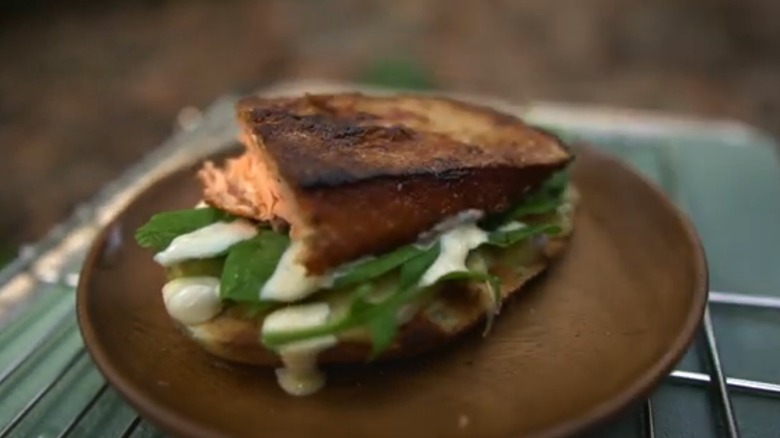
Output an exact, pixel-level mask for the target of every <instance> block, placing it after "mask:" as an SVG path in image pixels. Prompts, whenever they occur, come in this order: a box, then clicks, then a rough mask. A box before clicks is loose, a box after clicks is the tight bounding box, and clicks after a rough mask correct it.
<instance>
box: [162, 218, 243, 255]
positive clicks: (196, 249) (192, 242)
mask: <svg viewBox="0 0 780 438" xmlns="http://www.w3.org/2000/svg"><path fill="white" fill-rule="evenodd" d="M255 235H257V228H256V227H255V226H254V225H253V224H252V223H251V222H249V221H245V220H242V219H236V220H234V221H233V222H216V223H213V224H211V225H207V226H205V227H203V228H200V229H197V230H195V231H193V232H191V233H187V234H182V235H181V236H178V237H176V238H175V239H173V241H171V244H170V245H168V247H167V248H165V249H164V250H163V251H160V252H158V253H157V254H155V256H154V261H156V262H157V263H159V264H161V265H163V266H170V265H172V264H175V263H179V262H182V261H184V260H192V259H203V258H208V257H213V256H215V255H217V254H220V253H221V252H223V251H225V250H227V249H228V248H230V247H231V246H233V245H235V244H236V243H238V242H240V241H242V240H247V239H251V238H252V237H255Z"/></svg>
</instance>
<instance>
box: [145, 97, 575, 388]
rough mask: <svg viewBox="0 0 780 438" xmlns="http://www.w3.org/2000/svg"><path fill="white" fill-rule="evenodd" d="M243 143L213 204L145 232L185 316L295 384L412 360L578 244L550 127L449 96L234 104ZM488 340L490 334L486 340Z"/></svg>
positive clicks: (158, 220)
mask: <svg viewBox="0 0 780 438" xmlns="http://www.w3.org/2000/svg"><path fill="white" fill-rule="evenodd" d="M236 115H237V120H238V124H239V127H240V140H241V143H242V144H243V152H242V153H241V154H240V155H237V156H234V157H231V158H228V159H226V160H224V162H222V163H215V162H212V161H207V162H205V163H204V164H203V165H202V167H201V168H200V170H199V171H198V173H197V180H198V181H199V183H200V186H201V187H202V202H201V203H199V204H198V205H196V206H194V207H193V208H189V209H182V210H176V211H168V212H161V213H158V214H155V215H154V216H152V217H151V218H150V219H149V220H148V222H147V223H145V224H144V225H143V226H141V227H140V228H139V229H138V230H137V231H136V240H137V242H138V244H139V245H140V246H142V247H144V248H148V249H149V250H151V251H153V253H154V255H153V258H154V261H155V262H157V263H158V264H160V265H161V266H162V267H164V269H165V272H166V277H167V282H166V283H165V284H164V286H163V287H162V301H163V304H164V306H165V309H166V310H167V312H168V314H169V315H170V316H171V318H172V320H173V321H174V322H175V324H176V325H177V327H178V328H179V329H180V330H181V331H182V332H183V333H184V334H185V335H186V336H187V337H188V338H189V339H191V340H193V341H194V342H196V343H197V344H198V345H200V346H201V347H203V349H205V350H206V351H207V352H209V353H211V354H213V355H215V356H218V357H220V358H223V359H225V360H228V361H232V362H238V363H244V364H254V365H260V366H266V367H276V377H277V380H278V382H279V385H280V386H281V388H282V389H283V390H284V391H286V392H287V393H289V394H292V395H298V396H302V395H309V394H312V393H314V392H316V391H317V390H319V389H320V388H321V387H322V386H323V384H324V382H325V378H324V375H323V373H322V372H321V371H320V370H319V368H318V366H319V365H320V364H349V363H361V362H367V361H384V360H391V359H395V358H401V357H411V356H415V355H419V354H423V353H426V352H428V351H430V350H434V349H436V348H438V347H440V346H443V345H445V344H448V343H449V342H451V341H453V340H455V339H458V338H460V337H462V335H464V334H466V333H468V332H470V331H472V330H475V329H476V328H477V327H478V326H480V325H482V324H484V332H485V333H486V334H487V333H488V332H489V329H490V325H491V324H492V322H493V320H494V318H495V317H496V315H498V314H499V312H500V309H501V306H502V304H504V303H505V302H506V301H507V300H509V299H510V298H511V297H512V296H514V295H515V294H516V293H517V292H518V291H520V290H521V289H522V286H523V285H524V284H525V283H527V282H528V281H529V280H530V279H531V278H533V277H534V276H536V275H537V274H539V273H540V272H542V271H543V270H545V268H546V267H548V266H549V264H550V263H552V262H553V261H554V260H556V258H557V257H558V256H560V255H561V254H562V253H563V252H564V250H565V247H566V244H567V242H568V239H569V237H570V236H571V234H572V231H573V225H574V213H575V209H576V205H577V201H578V195H577V191H576V189H575V188H574V187H573V185H572V184H571V182H570V177H569V173H570V172H569V168H570V164H571V163H572V161H573V155H572V153H571V151H570V150H569V148H568V147H567V146H566V145H565V144H563V142H562V141H561V140H560V139H558V138H557V137H555V136H554V135H552V134H550V133H548V132H545V131H543V130H541V129H537V128H534V127H532V126H530V125H527V124H525V123H524V122H523V121H521V120H520V119H518V118H516V117H514V116H511V115H508V114H503V113H500V112H497V111H495V110H493V109H490V108H486V107H482V106H478V105H474V104H470V103H466V102H461V101H457V100H453V99H449V98H443V97H434V96H419V95H393V96H369V95H364V94H356V93H343V94H321V95H304V96H299V97H277V98H263V97H258V96H249V97H245V98H243V99H241V100H240V101H239V102H238V104H237V106H236ZM487 339H489V337H487Z"/></svg>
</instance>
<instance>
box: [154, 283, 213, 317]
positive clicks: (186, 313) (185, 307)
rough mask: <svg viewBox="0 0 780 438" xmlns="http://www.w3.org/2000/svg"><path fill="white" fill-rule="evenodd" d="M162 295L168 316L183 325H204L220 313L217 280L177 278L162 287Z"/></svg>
mask: <svg viewBox="0 0 780 438" xmlns="http://www.w3.org/2000/svg"><path fill="white" fill-rule="evenodd" d="M162 294H163V302H164V303H165V309H166V310H167V311H168V314H169V315H171V317H172V318H173V319H175V320H177V321H179V322H181V323H182V324H185V325H197V324H201V323H204V322H206V321H208V320H210V319H211V318H213V317H215V316H217V314H219V312H221V311H222V301H221V300H220V298H219V278H215V277H183V278H177V279H174V280H171V281H169V282H168V283H166V284H165V286H163V289H162Z"/></svg>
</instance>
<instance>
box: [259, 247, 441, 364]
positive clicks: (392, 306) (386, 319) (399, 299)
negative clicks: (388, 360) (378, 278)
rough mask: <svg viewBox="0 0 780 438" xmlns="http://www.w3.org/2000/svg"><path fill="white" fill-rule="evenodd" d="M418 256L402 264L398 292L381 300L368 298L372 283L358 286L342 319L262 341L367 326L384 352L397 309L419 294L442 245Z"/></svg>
mask: <svg viewBox="0 0 780 438" xmlns="http://www.w3.org/2000/svg"><path fill="white" fill-rule="evenodd" d="M421 251H422V252H421V253H419V254H418V255H417V256H415V257H413V258H411V259H409V260H407V261H406V262H405V263H404V264H403V265H402V266H401V273H400V279H399V284H398V289H397V291H396V292H395V293H394V294H392V295H390V296H389V297H388V298H386V299H384V300H383V301H381V302H379V303H371V302H369V301H368V300H367V298H368V294H369V293H370V292H371V290H372V287H371V286H370V284H365V285H362V286H361V287H358V288H357V289H356V291H355V293H354V295H353V301H352V305H351V306H350V310H349V313H348V314H347V315H346V316H345V317H344V318H342V319H340V320H337V321H332V322H329V323H326V324H323V325H321V326H317V327H311V328H307V329H303V330H295V331H285V332H270V333H264V334H263V337H262V342H263V344H264V345H266V346H267V347H269V348H272V349H273V348H275V347H279V346H281V345H284V344H287V343H290V342H295V341H301V340H304V339H310V338H314V337H319V336H325V335H334V334H338V333H340V332H342V331H344V330H348V329H351V328H354V327H360V326H367V327H368V329H369V333H370V334H371V341H372V344H373V356H372V357H374V356H376V355H377V354H378V353H381V352H382V351H384V350H385V349H386V348H387V347H388V346H389V345H390V343H392V340H393V339H394V338H395V335H396V333H397V332H398V325H397V323H396V315H397V313H398V309H400V308H401V307H402V306H403V305H404V304H406V303H408V302H409V301H411V300H412V299H414V298H415V297H417V296H418V295H419V293H421V292H422V291H423V290H424V289H421V288H419V287H417V283H418V282H419V281H420V278H421V277H422V276H423V274H424V273H425V271H426V270H427V269H428V267H430V266H431V265H432V264H433V262H434V261H435V260H436V258H437V257H438V256H439V251H440V249H439V245H433V246H431V247H430V248H427V249H423V250H421Z"/></svg>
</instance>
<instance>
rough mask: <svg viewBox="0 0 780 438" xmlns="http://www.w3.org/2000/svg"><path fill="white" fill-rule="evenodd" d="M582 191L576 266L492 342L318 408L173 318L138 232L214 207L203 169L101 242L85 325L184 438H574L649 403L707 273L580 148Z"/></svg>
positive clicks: (346, 376) (345, 391)
mask: <svg viewBox="0 0 780 438" xmlns="http://www.w3.org/2000/svg"><path fill="white" fill-rule="evenodd" d="M576 151H577V154H578V158H577V161H576V163H575V165H574V181H575V183H576V184H577V186H578V187H579V189H580V191H581V192H582V197H583V202H582V207H581V211H580V212H579V214H578V216H577V219H576V225H575V231H574V237H573V239H572V241H571V245H570V247H569V249H568V251H567V253H566V255H565V256H564V257H563V258H562V259H561V260H560V261H559V263H557V264H554V265H553V266H552V267H551V268H550V269H549V271H548V272H547V274H546V275H544V276H542V277H540V278H539V279H537V281H535V282H533V283H532V284H530V285H529V287H528V288H527V291H526V292H525V293H523V294H521V295H520V296H519V297H518V299H516V300H514V301H513V302H511V303H510V304H509V305H508V306H507V307H506V308H505V309H504V311H503V312H502V314H501V316H500V317H499V318H498V320H497V323H496V324H495V326H494V327H493V330H492V332H491V333H490V335H489V336H488V337H487V338H484V339H483V338H481V337H480V336H479V334H478V333H475V334H472V335H471V336H467V337H466V338H464V339H462V340H461V341H459V342H456V343H455V344H453V345H451V346H449V347H447V348H443V349H440V350H438V351H436V352H432V353H430V354H427V355H425V356H423V357H419V358H417V359H414V360H406V361H402V362H394V363H388V364H385V365H373V366H353V367H348V368H337V369H331V370H329V382H328V385H327V387H326V388H325V389H324V390H323V391H322V392H320V393H318V394H316V395H314V396H311V397H307V398H294V397H290V396H287V395H285V394H284V393H283V392H282V391H281V390H280V389H279V388H278V387H277V385H276V381H275V379H274V373H273V371H272V370H270V369H262V368H259V369H258V368H250V367H244V366H234V365H230V364H228V363H225V362H223V361H221V360H218V359H216V358H213V357H210V356H209V355H207V354H206V353H204V352H203V351H201V350H200V349H199V347H197V346H196V345H194V344H193V343H191V342H189V341H188V340H187V339H185V338H184V337H183V336H182V335H181V334H179V332H177V331H176V329H175V328H174V325H173V324H172V322H171V321H170V320H169V318H168V316H167V314H166V313H165V310H164V309H163V305H162V299H161V294H160V287H161V286H162V284H163V273H162V271H161V269H160V268H159V267H158V266H156V265H155V264H154V263H153V261H152V259H151V254H150V253H148V252H147V251H143V250H141V249H140V248H139V247H137V246H136V245H135V243H134V241H133V239H132V235H133V230H135V229H136V228H137V227H138V226H139V225H141V224H142V223H143V222H145V221H146V220H147V219H148V218H149V216H150V215H152V214H153V213H155V212H159V211H163V210H168V209H174V208H185V207H188V206H191V205H193V204H194V203H195V202H196V201H197V200H198V197H199V192H198V186H197V185H196V183H195V182H194V181H193V179H192V174H193V173H192V170H187V171H182V172H180V173H177V174H175V175H173V176H171V177H169V178H167V179H164V180H162V181H160V182H159V183H157V184H156V185H155V186H153V187H152V188H151V189H150V190H148V191H147V192H145V193H144V194H143V195H142V196H140V197H139V198H137V199H136V200H135V201H134V202H133V203H132V204H131V205H130V206H129V207H128V208H127V209H126V210H125V211H124V212H123V213H122V214H121V215H120V216H119V218H118V219H117V220H116V222H115V223H113V224H112V225H111V226H109V227H108V228H107V229H106V230H105V231H104V232H103V233H102V235H101V236H100V237H99V238H98V239H97V241H96V243H95V246H94V248H93V250H92V252H91V254H90V255H89V257H88V259H87V262H86V266H85V269H84V272H83V275H82V277H81V283H80V285H79V289H78V317H79V323H80V325H81V330H82V333H83V336H84V340H85V342H86V345H87V348H88V349H89V352H90V354H91V355H92V358H93V359H94V361H95V363H96V364H97V366H98V368H99V369H100V371H101V372H102V373H103V374H104V375H105V377H106V378H107V379H108V381H109V382H110V383H111V384H112V385H113V386H114V387H115V388H116V389H117V390H118V391H119V392H121V393H122V394H123V395H124V396H125V398H126V399H127V400H128V401H129V402H130V403H131V404H132V405H133V406H134V407H135V408H136V409H138V411H139V412H140V413H141V415H143V416H144V417H145V418H146V419H148V420H149V421H151V422H152V423H154V424H155V425H157V426H158V427H160V428H161V429H163V430H165V431H167V432H169V433H171V434H175V435H181V436H253V437H254V436H266V437H284V438H294V437H311V436H315V435H317V436H323V437H325V436H332V437H348V436H374V437H393V438H397V437H403V438H413V437H426V438H427V437H439V436H469V437H471V436H473V437H519V436H561V435H569V434H572V433H574V432H578V431H581V430H583V429H585V428H587V427H589V426H592V425H594V424H596V423H598V422H600V421H601V420H604V419H606V418H608V417H609V416H611V415H613V414H615V413H617V412H618V411H620V410H621V409H623V408H625V407H626V406H628V405H630V404H631V402H632V401H635V400H638V399H640V398H641V397H642V396H643V395H645V394H646V393H647V392H648V391H649V390H650V389H651V388H652V387H653V386H654V385H655V384H657V383H658V382H659V380H660V379H661V378H663V376H665V375H666V374H667V373H668V372H669V371H670V370H671V368H672V367H673V366H674V364H675V363H676V362H677V360H678V359H679V358H680V357H681V355H682V354H683V352H684V351H685V349H686V347H687V346H688V344H689V342H690V340H691V338H692V336H693V334H694V332H695V330H696V328H697V325H698V323H699V321H700V318H701V316H702V312H703V308H704V304H705V301H706V295H707V272H706V265H705V260H704V257H703V255H702V251H701V249H700V245H699V241H698V239H697V237H696V234H695V232H694V231H693V229H692V228H691V226H690V224H689V223H688V222H687V221H686V220H685V219H684V218H683V217H682V216H681V215H680V213H678V211H677V210H676V209H675V208H674V207H673V206H672V205H671V204H670V202H669V201H667V200H666V199H665V198H664V197H663V196H662V195H661V193H660V192H659V191H658V190H656V189H655V188H654V187H652V186H651V185H650V184H648V183H647V182H645V180H643V179H642V178H640V177H639V176H638V175H637V174H635V173H634V172H633V171H632V170H630V169H629V168H628V167H626V166H625V165H623V164H620V163H619V162H617V161H616V160H614V159H612V158H609V157H607V156H605V155H603V154H602V153H599V152H596V151H594V150H592V149H590V148H582V147H578V148H577V149H576Z"/></svg>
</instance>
